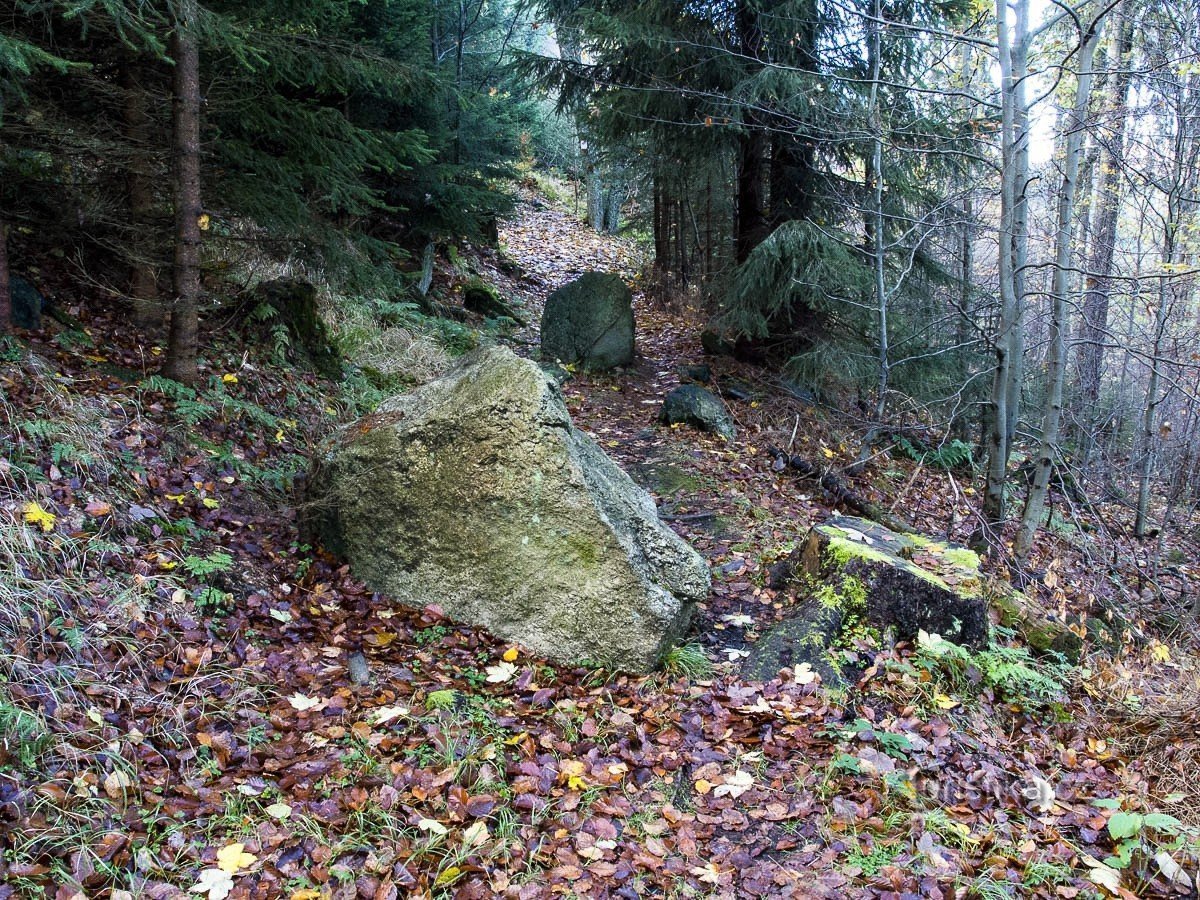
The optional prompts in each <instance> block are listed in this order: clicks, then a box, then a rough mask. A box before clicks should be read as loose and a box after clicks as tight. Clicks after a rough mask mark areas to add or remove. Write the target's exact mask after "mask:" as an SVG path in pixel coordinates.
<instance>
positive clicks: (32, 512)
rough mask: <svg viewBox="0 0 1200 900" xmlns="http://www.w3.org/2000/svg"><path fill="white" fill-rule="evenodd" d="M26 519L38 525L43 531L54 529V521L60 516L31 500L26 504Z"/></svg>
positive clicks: (31, 523)
mask: <svg viewBox="0 0 1200 900" xmlns="http://www.w3.org/2000/svg"><path fill="white" fill-rule="evenodd" d="M24 512H25V521H26V522H28V523H29V524H30V525H37V526H38V527H39V528H41V529H42V531H53V530H54V521H55V519H57V518H58V517H57V516H55V515H54V513H52V512H47V511H46V510H44V509H42V507H41V506H39V505H38V504H37V503H34V502H32V501H30V502H29V503H26V504H25V510H24Z"/></svg>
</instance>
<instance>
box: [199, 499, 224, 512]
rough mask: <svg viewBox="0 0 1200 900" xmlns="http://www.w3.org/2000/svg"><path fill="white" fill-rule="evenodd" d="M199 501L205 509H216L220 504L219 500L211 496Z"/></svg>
mask: <svg viewBox="0 0 1200 900" xmlns="http://www.w3.org/2000/svg"><path fill="white" fill-rule="evenodd" d="M200 502H201V503H203V504H204V506H205V508H206V509H216V508H217V507H219V506H220V505H221V501H220V500H214V499H213V498H212V497H205V498H204V499H203V500H201V501H200Z"/></svg>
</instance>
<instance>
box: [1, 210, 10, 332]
mask: <svg viewBox="0 0 1200 900" xmlns="http://www.w3.org/2000/svg"><path fill="white" fill-rule="evenodd" d="M11 328H12V289H11V287H10V286H9V276H8V226H7V225H6V224H5V223H4V220H3V219H0V334H5V333H7V332H8V331H9V329H11Z"/></svg>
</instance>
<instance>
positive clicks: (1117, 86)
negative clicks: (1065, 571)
mask: <svg viewBox="0 0 1200 900" xmlns="http://www.w3.org/2000/svg"><path fill="white" fill-rule="evenodd" d="M1128 7H1129V0H1125V2H1123V3H1121V5H1120V7H1119V8H1118V10H1117V13H1116V16H1117V23H1118V24H1117V29H1116V34H1115V36H1114V46H1113V51H1112V52H1111V53H1110V54H1109V68H1110V69H1111V70H1112V71H1111V74H1110V75H1109V77H1108V85H1107V87H1108V90H1107V94H1106V96H1105V99H1104V104H1103V109H1102V111H1101V116H1102V117H1103V119H1104V120H1105V121H1104V123H1103V125H1102V126H1101V133H1100V137H1099V139H1098V140H1099V143H1100V160H1099V166H1100V172H1099V179H1100V183H1099V187H1098V193H1099V197H1098V198H1097V204H1098V206H1099V208H1098V209H1096V210H1095V211H1094V213H1093V214H1094V216H1095V222H1096V224H1095V230H1094V232H1093V236H1092V247H1091V253H1090V254H1089V258H1088V262H1087V275H1086V281H1085V287H1084V294H1083V318H1082V320H1081V322H1080V329H1079V369H1078V371H1079V390H1080V394H1081V399H1082V403H1081V404H1080V406H1081V409H1082V410H1083V411H1084V413H1083V420H1084V422H1085V423H1086V424H1085V425H1084V428H1083V431H1082V433H1081V435H1080V438H1081V442H1084V443H1090V434H1091V431H1092V426H1094V424H1095V420H1096V416H1097V414H1098V413H1099V410H1098V409H1097V406H1098V403H1099V400H1100V382H1101V377H1102V374H1103V370H1104V345H1105V343H1106V342H1107V340H1108V307H1109V297H1110V295H1111V292H1112V268H1113V254H1114V252H1115V249H1116V243H1117V217H1118V213H1119V212H1120V207H1121V180H1122V169H1123V168H1124V165H1125V129H1126V122H1127V121H1128V119H1129V112H1128V106H1129V104H1128V93H1129V85H1130V83H1131V81H1132V78H1131V76H1132V71H1131V68H1130V66H1129V55H1130V52H1131V51H1132V49H1133V16H1132V15H1130V10H1129V9H1128ZM1086 450H1087V448H1085V451H1086ZM1086 455H1087V454H1086V452H1085V456H1086Z"/></svg>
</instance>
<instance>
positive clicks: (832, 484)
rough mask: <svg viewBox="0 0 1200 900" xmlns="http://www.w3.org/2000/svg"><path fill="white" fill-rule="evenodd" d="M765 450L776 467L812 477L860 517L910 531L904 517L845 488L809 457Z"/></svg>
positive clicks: (831, 474)
mask: <svg viewBox="0 0 1200 900" xmlns="http://www.w3.org/2000/svg"><path fill="white" fill-rule="evenodd" d="M767 452H768V453H770V454H771V456H772V457H774V459H775V468H776V470H778V471H783V469H785V468H790V469H791V470H792V471H794V472H796V473H797V474H798V475H799V476H800V477H801V478H812V479H814V480H815V481H817V483H818V484H820V485H821V488H822V489H823V490H824V491H825V493H827V494H828V495H829V496H830V497H831V498H833V500H834V501H835V502H837V503H840V504H841V505H842V506H844V507H846V508H847V509H851V510H853V511H854V512H856V513H858V514H859V515H860V516H862V517H863V518H865V519H870V520H872V521H873V522H878V523H879V524H880V525H883V526H886V527H887V528H890V529H891V530H892V531H912V530H913V528H912V526H911V525H909V524H908V523H907V522H905V521H904V520H903V519H900V518H897V517H896V516H894V515H892V514H891V513H889V512H888V511H887V510H886V509H884V508H883V507H881V506H879V505H878V504H875V503H872V502H871V501H870V500H868V499H867V498H866V497H864V496H862V494H859V493H858V492H856V491H855V490H854V489H852V488H850V487H848V486H847V485H846V483H845V482H844V481H842V479H841V478H839V477H838V476H837V475H836V474H834V473H833V472H829V471H824V472H823V471H822V470H821V469H820V467H819V466H816V465H814V464H813V463H811V462H809V461H808V460H806V459H804V458H802V457H799V456H791V455H789V454H787V453H784V452H783V451H782V450H780V449H779V448H777V447H768V448H767Z"/></svg>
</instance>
